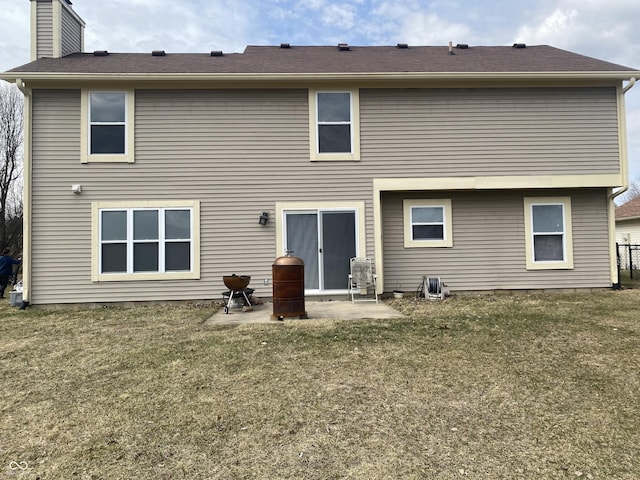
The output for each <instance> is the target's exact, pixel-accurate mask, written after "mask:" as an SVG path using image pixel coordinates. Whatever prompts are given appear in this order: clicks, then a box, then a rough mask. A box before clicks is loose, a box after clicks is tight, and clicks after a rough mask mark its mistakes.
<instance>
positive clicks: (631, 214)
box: [616, 197, 640, 220]
mask: <svg viewBox="0 0 640 480" xmlns="http://www.w3.org/2000/svg"><path fill="white" fill-rule="evenodd" d="M629 218H640V197H636V198H634V199H632V200H629V201H628V202H627V203H625V204H623V205H620V206H619V207H616V220H625V219H629Z"/></svg>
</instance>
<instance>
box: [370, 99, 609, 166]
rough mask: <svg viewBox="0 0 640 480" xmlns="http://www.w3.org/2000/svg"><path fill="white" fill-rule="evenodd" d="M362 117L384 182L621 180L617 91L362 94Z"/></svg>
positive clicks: (371, 153) (375, 161)
mask: <svg viewBox="0 0 640 480" xmlns="http://www.w3.org/2000/svg"><path fill="white" fill-rule="evenodd" d="M360 110H361V150H362V158H363V160H365V159H366V160H367V163H371V164H372V169H373V171H374V172H375V174H376V175H379V176H383V177H398V176H399V177H402V176H405V175H406V173H407V170H408V171H410V172H411V176H418V177H420V176H424V177H440V176H445V177H457V176H484V175H531V174H533V175H574V174H578V173H579V174H584V175H587V174H602V173H618V172H619V160H618V159H619V151H618V123H617V103H616V95H615V88H545V89H542V88H508V89H472V90H471V89H470V90H467V89H450V90H447V89H442V90H439V89H406V90H398V89H387V90H382V89H381V90H361V92H360ZM390 160H391V161H392V163H393V165H394V168H397V171H396V172H395V173H394V172H393V171H391V170H390V169H389V163H390Z"/></svg>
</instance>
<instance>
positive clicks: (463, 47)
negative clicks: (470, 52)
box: [456, 43, 469, 50]
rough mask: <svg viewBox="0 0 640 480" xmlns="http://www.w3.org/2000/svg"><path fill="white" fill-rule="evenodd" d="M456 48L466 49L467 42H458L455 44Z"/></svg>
mask: <svg viewBox="0 0 640 480" xmlns="http://www.w3.org/2000/svg"><path fill="white" fill-rule="evenodd" d="M456 48H459V49H460V50H466V49H468V48H469V44H468V43H458V44H457V45H456Z"/></svg>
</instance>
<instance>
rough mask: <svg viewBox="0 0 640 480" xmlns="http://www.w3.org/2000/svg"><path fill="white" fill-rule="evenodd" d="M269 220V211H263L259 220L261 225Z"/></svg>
mask: <svg viewBox="0 0 640 480" xmlns="http://www.w3.org/2000/svg"><path fill="white" fill-rule="evenodd" d="M268 221H269V212H262V215H260V219H259V220H258V223H259V224H260V225H266V224H267V222H268Z"/></svg>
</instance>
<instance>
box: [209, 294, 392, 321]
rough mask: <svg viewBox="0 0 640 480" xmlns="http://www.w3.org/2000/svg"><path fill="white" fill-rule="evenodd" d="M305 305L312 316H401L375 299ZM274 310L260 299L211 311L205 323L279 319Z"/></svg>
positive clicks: (313, 317)
mask: <svg viewBox="0 0 640 480" xmlns="http://www.w3.org/2000/svg"><path fill="white" fill-rule="evenodd" d="M305 309H306V311H307V316H308V317H309V319H313V320H320V319H322V320H325V319H335V320H361V319H385V318H403V317H404V315H402V314H401V313H400V312H398V311H397V310H394V309H393V308H391V307H390V306H389V305H387V304H386V303H382V302H380V303H375V302H356V303H351V302H348V301H335V300H333V301H324V302H323V301H310V302H308V301H305ZM272 312H273V304H272V303H263V304H262V305H255V306H254V307H253V310H251V311H249V312H243V311H242V310H241V309H239V308H237V309H236V308H232V309H231V310H230V311H229V313H227V314H225V313H224V310H223V309H222V308H221V309H220V310H219V311H218V312H216V313H214V314H213V315H212V316H211V317H210V318H209V319H208V320H207V321H206V322H205V325H240V324H243V323H272V324H278V323H281V322H279V321H277V320H271V314H272ZM291 320H296V321H304V320H300V319H298V317H285V318H284V321H291Z"/></svg>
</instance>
